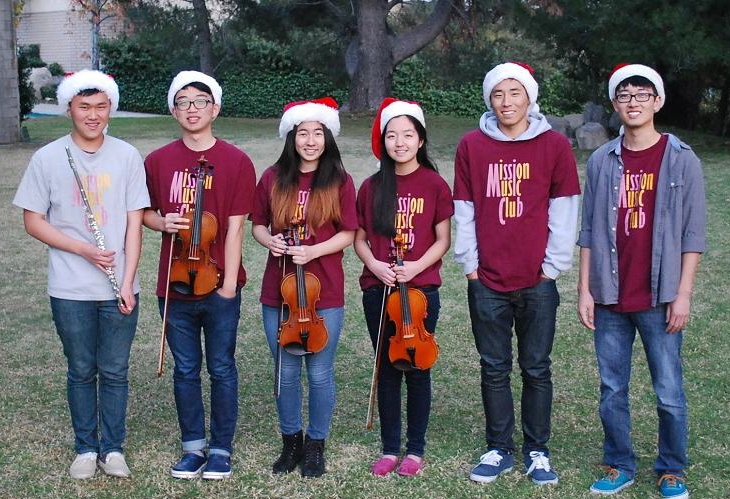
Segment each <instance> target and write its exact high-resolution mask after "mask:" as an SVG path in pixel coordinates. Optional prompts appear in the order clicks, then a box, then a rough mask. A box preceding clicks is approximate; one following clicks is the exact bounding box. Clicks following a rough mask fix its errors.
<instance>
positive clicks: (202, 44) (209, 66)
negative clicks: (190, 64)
mask: <svg viewBox="0 0 730 499" xmlns="http://www.w3.org/2000/svg"><path fill="white" fill-rule="evenodd" d="M192 1H193V10H194V11H195V25H196V27H197V31H198V52H199V56H200V71H201V72H203V73H205V74H207V75H211V76H212V75H213V69H214V68H213V43H212V42H211V36H210V15H209V14H208V7H206V5H205V0H192Z"/></svg>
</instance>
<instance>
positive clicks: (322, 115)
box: [279, 97, 340, 139]
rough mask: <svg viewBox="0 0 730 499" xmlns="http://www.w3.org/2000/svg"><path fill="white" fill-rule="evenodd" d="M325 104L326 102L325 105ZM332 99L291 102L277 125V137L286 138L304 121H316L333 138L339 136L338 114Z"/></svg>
mask: <svg viewBox="0 0 730 499" xmlns="http://www.w3.org/2000/svg"><path fill="white" fill-rule="evenodd" d="M325 102H327V103H326V104H325ZM333 105H334V106H336V105H337V103H336V102H335V101H334V99H331V98H329V97H325V98H323V99H316V100H312V101H302V102H292V103H290V104H288V105H287V106H286V107H285V108H284V113H283V114H282V115H281V123H279V137H281V138H282V139H284V138H286V136H287V134H288V133H289V132H290V131H292V130H293V129H294V127H295V126H297V125H300V124H301V123H304V122H306V121H317V122H319V123H322V124H323V125H324V126H326V127H327V128H329V130H330V132H332V136H333V137H337V136H338V135H339V134H340V113H339V111H338V110H337V108H336V107H332V106H333Z"/></svg>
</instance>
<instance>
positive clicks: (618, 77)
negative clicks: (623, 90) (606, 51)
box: [608, 63, 665, 101]
mask: <svg viewBox="0 0 730 499" xmlns="http://www.w3.org/2000/svg"><path fill="white" fill-rule="evenodd" d="M632 76H643V77H644V78H646V79H647V80H649V81H650V82H651V83H652V84H653V85H654V87H655V88H656V91H657V94H659V97H661V98H662V101H664V100H665V98H664V82H663V81H662V77H661V76H659V73H657V72H656V71H654V70H653V69H651V68H650V67H649V66H644V65H643V64H626V63H622V64H618V65H617V66H616V67H615V68H613V72H612V73H611V77H610V78H609V80H608V98H609V99H611V100H613V99H614V98H615V97H616V87H618V86H619V84H620V83H621V82H622V81H624V80H625V79H627V78H631V77H632Z"/></svg>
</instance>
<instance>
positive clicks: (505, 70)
mask: <svg viewBox="0 0 730 499" xmlns="http://www.w3.org/2000/svg"><path fill="white" fill-rule="evenodd" d="M533 72H534V71H533V69H532V67H530V65H528V64H525V63H523V62H505V63H504V64H498V65H496V66H494V68H492V69H491V70H490V71H489V72H488V73H487V75H486V76H485V77H484V84H483V85H482V88H483V92H484V102H485V103H486V104H487V109H492V103H491V100H490V96H491V95H492V90H493V89H494V87H496V86H497V85H499V83H501V82H502V81H504V80H509V79H512V80H517V81H519V82H520V83H521V84H522V86H523V87H525V90H526V91H527V96H528V97H529V99H530V109H529V111H533V110H534V111H535V112H537V111H538V110H539V109H540V108H539V107H537V91H538V85H537V81H535V78H534V77H533V76H532V74H533ZM535 108H536V109H535Z"/></svg>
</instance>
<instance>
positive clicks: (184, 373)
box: [144, 71, 256, 480]
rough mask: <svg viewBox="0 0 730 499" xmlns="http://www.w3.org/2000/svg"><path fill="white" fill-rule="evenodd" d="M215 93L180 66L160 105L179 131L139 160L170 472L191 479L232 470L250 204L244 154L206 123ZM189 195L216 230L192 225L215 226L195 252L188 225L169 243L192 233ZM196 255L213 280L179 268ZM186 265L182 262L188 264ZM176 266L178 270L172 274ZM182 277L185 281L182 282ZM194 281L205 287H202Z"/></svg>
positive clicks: (251, 173)
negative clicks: (176, 456) (174, 436)
mask: <svg viewBox="0 0 730 499" xmlns="http://www.w3.org/2000/svg"><path fill="white" fill-rule="evenodd" d="M221 99H222V89H221V87H220V85H218V82H216V81H215V80H214V79H213V78H211V77H210V76H208V75H206V74H204V73H200V72H198V71H182V72H180V73H179V74H178V75H177V76H176V77H175V78H174V79H173V80H172V83H171V84H170V90H169V92H168V106H169V109H170V112H171V113H172V115H173V116H174V117H175V119H176V120H177V122H178V124H179V125H180V129H181V135H182V136H181V138H180V139H178V140H175V141H173V142H171V143H169V144H167V145H166V146H163V147H161V148H159V149H157V150H155V151H153V152H151V153H150V154H149V156H147V158H146V159H145V169H146V172H147V187H148V189H149V191H150V200H151V208H150V209H148V210H146V211H145V213H144V224H145V226H147V227H148V228H150V229H152V230H156V231H159V232H162V233H163V234H162V236H163V237H162V244H161V247H160V260H159V270H158V279H157V296H158V302H159V308H160V315H161V316H162V317H163V320H165V318H166V319H167V320H166V326H163V327H166V335H167V343H168V345H169V347H170V352H171V353H172V356H173V358H174V360H175V370H174V374H173V385H174V392H175V407H176V409H177V415H178V423H179V426H180V433H181V439H182V451H183V455H182V457H181V458H180V460H179V461H178V463H177V464H175V465H174V466H173V467H172V468H171V469H170V474H171V475H172V476H173V477H175V478H183V479H191V478H196V477H198V476H199V475H200V474H201V472H202V477H203V478H204V479H209V480H220V479H224V478H228V477H230V476H231V452H232V451H233V437H234V433H235V430H236V421H237V418H238V370H237V368H236V358H235V352H236V336H237V332H238V320H239V317H240V314H241V288H242V287H243V285H244V284H245V282H246V273H245V270H244V268H243V265H242V262H241V254H242V238H243V221H244V217H245V216H246V214H247V213H249V212H250V211H251V208H252V205H253V194H254V189H255V184H256V172H255V170H254V167H253V164H252V163H251V160H250V159H249V157H248V156H247V155H246V154H245V153H243V151H241V150H240V149H238V148H237V147H235V146H234V145H232V144H229V143H227V142H225V141H223V140H220V139H218V138H216V137H215V136H214V135H213V120H215V118H216V117H217V116H218V113H219V112H220V107H221ZM201 157H204V158H205V160H207V162H208V165H209V166H210V167H211V170H212V171H208V172H207V173H210V175H206V176H205V178H204V179H203V177H202V176H197V175H196V168H197V167H199V166H201V163H200V159H201ZM198 195H199V196H200V197H202V206H200V208H202V209H203V210H204V211H205V212H207V213H208V214H210V215H212V216H213V217H215V220H216V221H217V229H215V228H213V227H214V226H213V225H212V224H211V223H210V222H209V224H208V225H207V227H208V228H207V229H206V224H203V225H202V227H201V231H205V232H203V233H204V234H205V233H208V231H210V232H213V231H215V232H213V235H214V239H213V241H207V243H210V244H207V243H206V242H204V241H202V240H201V243H202V244H200V245H197V246H199V247H197V248H196V247H195V246H194V244H193V235H192V233H193V232H194V230H190V231H188V232H187V244H186V243H185V239H186V237H185V233H183V234H182V237H179V238H176V239H175V243H174V245H173V236H174V235H175V234H176V233H178V232H179V231H180V230H183V229H194V227H193V225H194V217H193V215H194V213H195V206H196V203H198V202H199V201H201V200H199V199H197V196H198ZM207 220H210V219H209V218H207ZM211 228H213V230H211ZM203 246H207V248H205V249H203V248H202V247H203ZM183 249H186V253H182V251H183ZM196 249H197V251H196ZM201 249H203V251H201ZM195 253H198V256H201V255H202V256H203V260H202V261H201V268H203V267H202V264H203V263H204V262H205V261H206V260H208V263H209V264H210V265H214V266H215V270H214V271H213V273H215V274H217V275H218V277H217V282H216V277H215V275H212V276H211V274H212V273H211V272H210V270H208V272H207V273H206V274H205V275H207V278H206V279H205V280H197V279H196V277H197V275H198V274H197V273H195V272H193V273H191V272H190V270H188V269H187V268H186V267H188V265H187V264H186V263H185V260H186V258H185V256H186V255H187V256H194V254H195ZM173 256H174V257H175V258H174V259H173ZM193 261H195V260H193V259H192V258H191V259H188V260H187V262H188V264H190V263H191V262H193ZM171 263H172V264H173V265H172V267H171V266H170V264H171ZM171 268H172V272H170V269H171ZM180 268H181V269H182V272H179V271H178V270H177V269H180ZM205 268H207V269H211V268H212V267H211V266H208V267H205ZM191 270H192V268H191ZM183 275H186V276H187V277H188V278H187V279H184V280H183V279H182V276H183ZM200 275H201V276H202V275H204V273H202V272H201V273H200ZM196 281H197V282H198V284H197V285H196ZM201 282H206V285H205V286H201V285H200V283H201ZM165 312H166V313H165ZM201 330H202V332H203V333H204V335H205V338H204V346H205V361H206V364H207V369H208V373H209V374H210V386H211V389H210V439H206V432H205V407H204V404H203V394H202V390H201V379H200V371H201V368H202V363H203V350H202V348H201ZM206 447H207V449H206Z"/></svg>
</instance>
